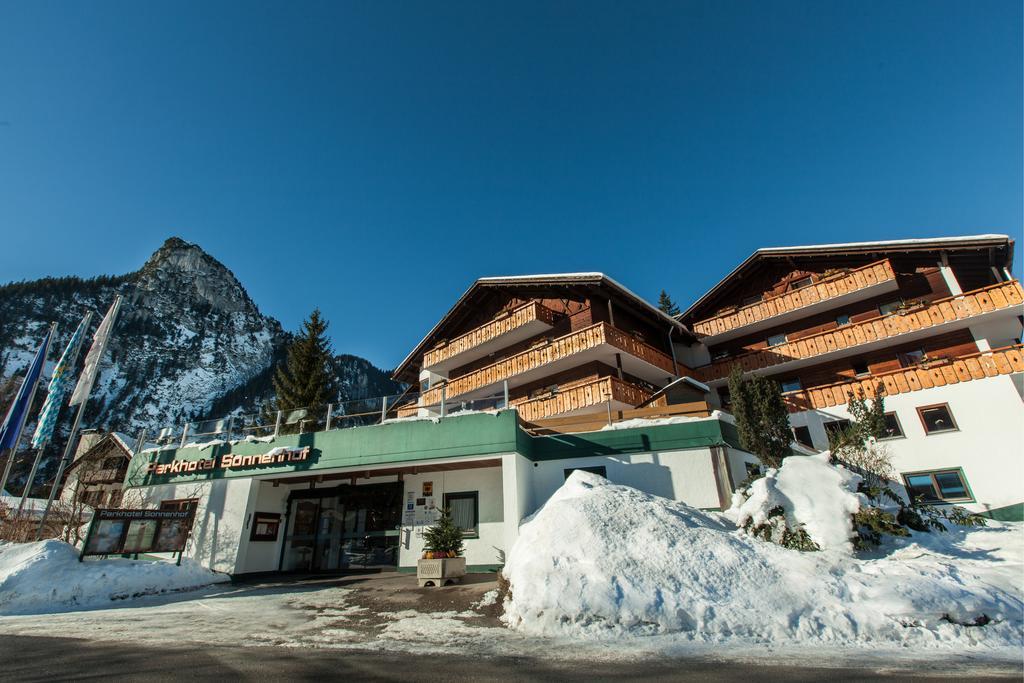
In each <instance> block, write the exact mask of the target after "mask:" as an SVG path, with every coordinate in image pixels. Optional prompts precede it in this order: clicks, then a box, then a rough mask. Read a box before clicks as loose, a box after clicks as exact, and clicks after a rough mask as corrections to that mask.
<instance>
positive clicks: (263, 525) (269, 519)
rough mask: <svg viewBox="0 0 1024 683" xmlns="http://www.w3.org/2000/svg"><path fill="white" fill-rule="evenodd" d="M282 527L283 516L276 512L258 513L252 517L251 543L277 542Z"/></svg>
mask: <svg viewBox="0 0 1024 683" xmlns="http://www.w3.org/2000/svg"><path fill="white" fill-rule="evenodd" d="M280 526H281V515H279V514H277V513H275V512H256V513H253V516H252V533H251V534H250V535H249V540H250V541H276V540H277V530H278V529H279V528H280Z"/></svg>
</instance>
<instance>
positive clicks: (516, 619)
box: [505, 468, 1024, 657]
mask: <svg viewBox="0 0 1024 683" xmlns="http://www.w3.org/2000/svg"><path fill="white" fill-rule="evenodd" d="M833 469H834V468H833ZM842 483H843V482H836V484H837V485H836V486H835V487H834V488H835V489H836V491H837V492H838V490H839V489H840V488H842V486H840V485H838V484H842ZM848 502H849V501H840V503H839V504H838V505H839V507H840V508H843V509H845V505H846V503H848ZM830 532H831V531H830V530H825V531H823V533H826V534H827V533H830ZM1022 571H1024V533H1022V528H1021V526H1020V525H1019V524H1000V523H992V524H991V525H990V526H989V527H986V528H972V529H964V528H954V529H951V530H950V531H949V532H948V533H930V534H929V533H922V534H914V535H913V536H912V537H911V538H909V539H897V540H891V541H889V542H888V543H887V544H886V545H885V546H883V547H882V548H880V549H879V551H878V552H876V553H875V554H874V555H872V556H870V557H856V556H854V555H852V554H851V553H849V552H848V551H844V550H825V551H823V552H811V553H804V552H799V551H795V550H787V549H784V548H781V547H779V546H776V545H774V544H772V543H769V542H766V541H762V540H758V539H755V538H752V537H750V536H747V535H745V534H744V533H743V532H742V531H738V530H737V529H736V527H735V525H733V524H732V523H731V522H730V521H729V520H728V519H726V518H725V516H723V515H716V514H708V513H704V512H701V511H700V510H697V509H694V508H691V507H689V506H687V505H684V504H681V503H676V502H673V501H670V500H666V499H664V498H658V497H657V496H652V495H649V494H646V493H643V492H641V491H638V490H636V489H633V488H630V487H627V486H618V485H614V484H611V483H609V482H608V481H607V480H605V479H603V478H601V477H598V476H597V475H593V474H590V473H587V472H581V471H577V472H574V473H573V475H572V476H570V478H569V479H568V481H567V482H566V484H565V485H564V486H563V487H562V488H561V489H559V491H558V492H556V494H555V495H554V496H553V497H552V498H551V499H550V500H549V501H548V502H547V503H546V504H545V505H544V507H543V508H541V510H539V511H538V512H537V513H536V514H535V515H534V516H533V517H532V518H531V519H529V520H528V521H526V522H524V524H523V525H522V527H521V530H520V536H519V539H518V541H517V542H516V544H515V545H514V546H513V548H512V549H511V551H510V552H509V554H508V557H507V558H506V566H505V574H506V576H507V577H508V578H509V580H510V582H511V592H512V598H511V600H510V601H509V602H508V603H507V604H506V615H505V619H506V620H507V623H508V624H509V625H510V626H511V627H512V628H514V629H515V630H517V631H520V632H523V633H527V634H533V635H547V636H561V637H573V638H577V639H593V640H602V639H607V638H617V639H621V638H623V637H626V638H635V637H637V636H656V637H657V640H658V641H660V642H661V643H663V644H667V643H668V642H674V643H676V644H685V643H687V642H692V643H708V644H710V643H729V644H735V645H738V646H744V645H747V646H750V645H757V644H769V645H773V646H782V647H789V646H805V647H806V646H808V645H812V646H815V647H817V646H821V645H837V646H843V647H848V646H854V647H857V646H898V647H903V648H915V651H916V652H918V653H920V649H923V648H929V649H931V648H943V649H947V650H958V651H964V650H972V651H974V652H976V653H984V652H989V653H991V654H995V655H997V656H1015V657H1017V656H1019V654H1020V648H1021V646H1022V642H1024V621H1022V610H1024V602H1022V585H1021V584H1022V578H1024V574H1022ZM979 618H980V619H982V620H984V619H985V618H987V619H991V623H988V625H986V626H973V625H972V626H965V625H961V624H963V623H973V622H974V621H975V620H976V619H979ZM953 622H959V623H953Z"/></svg>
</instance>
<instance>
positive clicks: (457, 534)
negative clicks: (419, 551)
mask: <svg viewBox="0 0 1024 683" xmlns="http://www.w3.org/2000/svg"><path fill="white" fill-rule="evenodd" d="M423 540H424V546H423V549H424V550H425V551H426V552H424V553H423V559H425V560H434V559H439V558H445V557H459V556H460V555H462V529H460V528H459V527H458V526H457V525H456V524H455V520H453V519H452V515H451V512H450V511H448V510H447V509H442V510H441V518H440V519H438V520H437V523H436V524H434V526H432V527H430V528H429V529H427V530H426V531H424V532H423Z"/></svg>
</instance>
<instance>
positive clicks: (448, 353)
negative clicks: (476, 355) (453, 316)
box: [423, 301, 555, 368]
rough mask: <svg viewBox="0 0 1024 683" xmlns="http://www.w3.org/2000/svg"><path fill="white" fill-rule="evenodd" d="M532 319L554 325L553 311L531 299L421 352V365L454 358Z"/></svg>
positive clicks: (430, 365)
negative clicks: (423, 352)
mask: <svg viewBox="0 0 1024 683" xmlns="http://www.w3.org/2000/svg"><path fill="white" fill-rule="evenodd" d="M534 321H540V322H543V323H547V325H549V326H551V325H554V324H555V312H554V311H552V310H551V309H550V308H548V307H546V306H544V305H542V304H540V303H538V302H536V301H531V302H530V303H528V304H525V305H523V306H520V307H518V308H516V309H513V310H512V311H511V312H509V313H506V314H504V315H502V316H500V317H498V318H495V319H494V320H492V321H490V322H488V323H485V324H483V325H481V326H480V327H477V328H476V329H473V330H470V331H469V332H467V333H466V334H463V335H461V336H458V337H456V338H455V339H453V340H451V341H450V342H448V343H447V344H445V345H444V346H439V347H437V348H433V349H431V350H429V351H427V352H426V353H425V354H423V367H425V368H431V367H434V366H436V365H438V364H439V363H442V362H444V361H446V360H448V359H450V358H454V357H455V356H457V355H459V354H460V353H464V352H466V351H468V350H470V349H472V348H475V347H477V346H480V345H481V344H483V343H485V342H489V341H491V340H492V339H496V338H498V337H500V336H501V335H503V334H506V333H508V332H511V331H512V330H514V329H517V328H519V327H522V326H523V325H526V324H528V323H531V322H534Z"/></svg>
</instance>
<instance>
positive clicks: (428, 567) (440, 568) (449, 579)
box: [416, 557, 466, 588]
mask: <svg viewBox="0 0 1024 683" xmlns="http://www.w3.org/2000/svg"><path fill="white" fill-rule="evenodd" d="M465 575H466V558H464V557H448V558H444V559H440V560H419V561H417V562H416V582H417V583H418V584H419V586H420V588H423V587H424V586H447V585H448V584H450V583H458V582H459V581H460V580H462V577H463V576H465Z"/></svg>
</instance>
